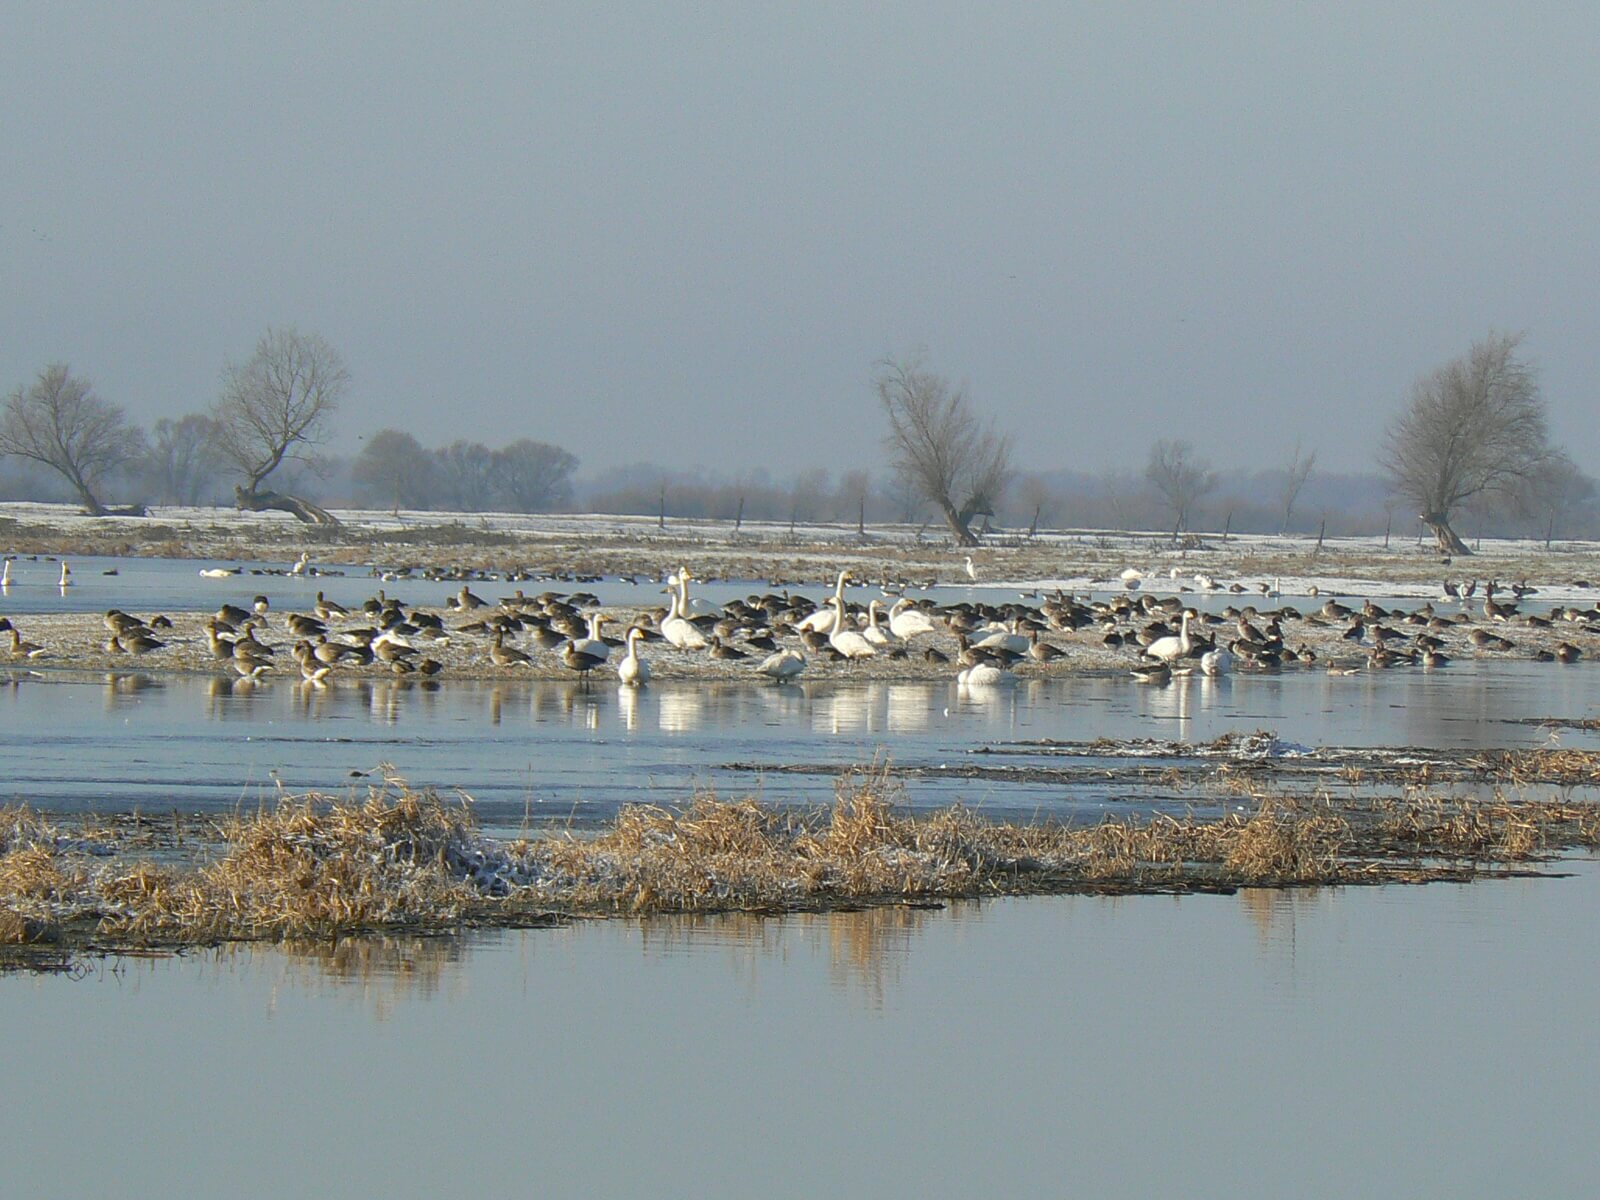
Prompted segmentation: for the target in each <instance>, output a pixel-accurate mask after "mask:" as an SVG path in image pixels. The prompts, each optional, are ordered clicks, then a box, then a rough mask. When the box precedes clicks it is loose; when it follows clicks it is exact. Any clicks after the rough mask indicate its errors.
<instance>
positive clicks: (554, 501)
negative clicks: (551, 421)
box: [493, 438, 578, 512]
mask: <svg viewBox="0 0 1600 1200" xmlns="http://www.w3.org/2000/svg"><path fill="white" fill-rule="evenodd" d="M493 464H494V465H493V473H494V481H495V487H496V488H497V489H498V491H499V493H500V496H501V498H502V499H503V500H504V501H505V503H506V507H507V508H509V509H510V510H511V511H512V512H542V511H544V510H547V509H552V508H564V507H566V506H567V505H569V504H571V503H572V473H573V472H574V471H576V470H577V469H578V460H577V459H576V458H574V457H573V456H572V455H571V454H569V453H568V452H567V451H565V450H563V449H562V448H561V447H560V446H551V445H547V444H546V443H544V442H536V441H533V440H532V439H530V438H519V439H518V440H517V441H515V442H512V443H511V444H510V445H509V446H506V447H504V448H503V449H500V450H496V451H495V452H494V459H493Z"/></svg>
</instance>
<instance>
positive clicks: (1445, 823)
mask: <svg viewBox="0 0 1600 1200" xmlns="http://www.w3.org/2000/svg"><path fill="white" fill-rule="evenodd" d="M1373 840H1374V841H1375V842H1376V843H1377V844H1378V848H1379V849H1382V850H1387V851H1389V852H1392V853H1411V854H1415V855H1418V856H1431V857H1439V858H1455V859H1466V860H1471V861H1489V862H1522V861H1526V860H1527V859H1530V858H1537V857H1540V856H1541V855H1545V854H1548V853H1550V852H1551V851H1552V850H1553V849H1555V848H1559V847H1562V846H1595V845H1597V844H1600V806H1596V805H1594V804H1588V803H1582V804H1579V803H1568V802H1562V801H1558V800H1520V801H1515V802H1513V801H1510V800H1507V799H1506V798H1505V797H1504V796H1502V795H1499V794H1496V795H1495V796H1494V797H1493V798H1492V799H1490V800H1471V799H1459V798H1454V797H1441V796H1435V795H1427V794H1417V793H1414V794H1412V795H1410V796H1408V797H1406V798H1405V799H1404V800H1403V801H1390V802H1388V803H1385V804H1382V805H1380V806H1379V807H1378V810H1377V820H1376V824H1375V836H1374V839H1373Z"/></svg>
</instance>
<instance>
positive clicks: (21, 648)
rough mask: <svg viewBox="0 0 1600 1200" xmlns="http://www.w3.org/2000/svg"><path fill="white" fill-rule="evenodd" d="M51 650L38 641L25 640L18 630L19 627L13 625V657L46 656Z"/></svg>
mask: <svg viewBox="0 0 1600 1200" xmlns="http://www.w3.org/2000/svg"><path fill="white" fill-rule="evenodd" d="M49 653H50V652H49V651H48V650H46V649H45V648H44V647H43V646H41V645H39V643H38V642H25V641H23V640H22V634H20V633H18V632H17V627H16V626H15V625H13V626H12V627H11V657H12V658H44V657H45V656H46V655H47V654H49Z"/></svg>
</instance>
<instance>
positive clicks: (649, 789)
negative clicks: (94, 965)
mask: <svg viewBox="0 0 1600 1200" xmlns="http://www.w3.org/2000/svg"><path fill="white" fill-rule="evenodd" d="M0 684H5V685H7V686H0V722H3V723H4V728H5V736H4V737H3V738H0V778H3V780H4V785H3V789H4V790H3V795H4V798H6V799H20V800H26V801H28V802H29V803H32V804H34V805H36V806H38V807H42V808H46V809H49V810H52V811H60V812H84V811H97V812H122V811H129V810H132V809H134V808H143V809H146V810H151V811H157V812H162V811H171V810H173V809H178V810H182V811H185V812H218V811H227V810H231V809H233V808H235V807H238V806H241V805H242V806H245V807H251V806H254V805H255V804H257V803H259V802H261V801H262V800H264V799H265V800H271V799H274V798H275V797H276V796H277V795H278V792H279V788H280V786H281V787H282V788H284V789H287V790H289V791H291V792H294V791H304V790H308V789H322V790H337V789H339V788H341V787H344V786H347V785H349V784H350V783H351V781H353V780H354V781H356V782H359V781H360V779H361V778H363V777H365V776H366V775H367V774H368V773H371V772H373V771H375V770H377V768H378V767H379V766H380V764H389V765H390V766H392V767H393V768H394V770H395V771H397V772H398V773H399V774H400V775H401V776H403V777H405V778H406V779H408V780H409V781H411V782H412V783H413V784H415V785H417V786H429V787H437V788H440V789H460V790H462V791H464V792H466V793H468V794H470V795H471V796H472V797H473V798H474V800H475V801H476V803H477V808H478V813H479V817H480V819H481V820H482V821H483V822H484V823H485V825H486V826H488V827H490V828H491V829H493V830H496V831H504V830H507V829H513V828H518V827H520V826H522V825H523V823H524V822H532V823H534V824H535V825H539V826H542V825H545V824H548V823H552V822H554V823H563V822H572V823H575V824H576V825H578V826H580V827H587V826H592V825H593V824H594V823H596V822H598V821H602V820H606V819H609V818H610V817H611V816H614V815H615V813H616V811H617V809H618V808H619V807H620V806H621V805H623V804H626V803H637V802H645V801H648V802H662V803H675V802H679V801H682V800H685V799H687V797H688V796H689V794H690V793H691V791H692V790H693V789H694V788H696V787H710V788H714V789H715V790H716V791H717V792H718V793H719V794H722V795H729V794H744V793H751V792H754V793H757V794H760V795H762V796H763V797H765V798H767V799H769V800H773V801H780V802H797V803H811V802H821V801H826V800H827V799H828V798H829V797H831V795H832V789H833V781H834V777H835V776H836V775H837V774H838V773H840V772H841V771H843V770H845V769H847V768H849V767H852V766H856V765H860V764H863V763H868V762H871V761H873V760H874V759H875V758H882V757H887V758H888V759H889V760H890V761H891V762H892V764H893V766H894V767H895V768H897V769H898V770H902V771H905V772H908V773H911V774H913V775H914V783H913V785H912V786H911V787H910V791H909V795H910V799H911V801H912V802H913V803H914V804H916V805H918V806H922V807H938V806H943V805H948V804H951V803H954V802H956V801H958V800H959V801H963V802H965V803H968V804H969V805H974V806H980V807H982V808H983V810H984V811H985V812H987V813H988V814H989V815H991V816H997V817H1001V816H1006V817H1018V816H1023V817H1027V816H1047V817H1056V818H1078V819H1083V818H1088V819H1093V818H1094V817H1095V816H1097V815H1098V814H1100V813H1101V812H1104V811H1107V810H1126V809H1127V808H1128V807H1129V806H1130V805H1131V806H1133V807H1135V808H1149V809H1156V808H1163V807H1173V806H1176V807H1183V806H1188V805H1193V804H1196V803H1200V804H1205V803H1208V802H1209V801H1208V800H1207V799H1206V798H1205V797H1204V796H1199V795H1196V794H1195V793H1194V792H1193V790H1192V789H1189V788H1184V789H1175V788H1174V787H1173V786H1172V785H1171V783H1170V781H1169V782H1168V784H1167V786H1165V787H1163V786H1162V784H1161V782H1160V780H1159V779H1157V778H1156V776H1158V775H1159V774H1160V773H1161V772H1162V771H1165V770H1166V769H1167V768H1169V767H1173V766H1183V765H1184V761H1185V760H1186V758H1187V755H1186V754H1185V753H1184V752H1183V751H1182V749H1178V750H1173V749H1163V747H1162V746H1160V745H1156V746H1150V747H1144V748H1143V752H1142V753H1141V754H1140V756H1139V759H1138V761H1137V763H1135V762H1132V761H1130V759H1129V758H1128V756H1127V755H1126V754H1122V755H1119V756H1110V755H1109V754H1106V753H1104V752H1102V750H1101V749H1100V748H1098V747H1097V746H1096V743H1097V742H1100V741H1111V742H1117V743H1142V742H1144V741H1146V740H1153V741H1155V742H1157V743H1183V744H1186V745H1195V744H1203V743H1209V742H1212V741H1214V740H1215V739H1217V738H1220V737H1223V736H1225V735H1230V734H1231V735H1235V736H1240V735H1251V734H1256V733H1258V732H1261V731H1265V732H1266V733H1268V734H1270V735H1272V737H1273V738H1275V739H1276V742H1275V744H1270V745H1267V746H1265V747H1264V748H1263V749H1262V751H1261V755H1262V756H1271V757H1274V758H1276V759H1277V760H1280V761H1282V762H1284V763H1285V764H1287V763H1289V762H1290V761H1292V760H1293V759H1294V758H1295V757H1296V756H1303V755H1304V754H1305V753H1306V752H1308V751H1310V750H1321V749H1328V748H1347V749H1350V750H1353V751H1361V750H1377V749H1383V748H1390V749H1394V748H1403V749H1424V750H1431V751H1435V752H1437V753H1438V754H1439V755H1441V756H1443V757H1445V758H1448V757H1450V756H1451V755H1452V753H1459V752H1465V751H1471V750H1481V749H1488V748H1507V749H1513V748H1527V747H1534V746H1540V745H1546V744H1549V743H1550V741H1551V738H1552V736H1553V734H1552V731H1551V730H1549V729H1546V728H1542V727H1540V726H1538V725H1536V724H1533V723H1531V722H1533V721H1536V720H1537V719H1539V718H1542V717H1547V716H1552V715H1573V714H1587V713H1590V712H1593V711H1595V709H1596V708H1597V706H1600V671H1596V670H1595V669H1594V668H1592V667H1590V666H1587V665H1582V664H1580V665H1579V666H1577V667H1574V668H1570V669H1559V670H1552V669H1551V668H1549V667H1548V666H1546V665H1543V664H1536V663H1511V662H1484V663H1473V662H1466V663H1461V664H1459V665H1457V666H1455V667H1453V668H1452V669H1451V670H1450V671H1449V672H1448V673H1433V674H1423V673H1420V672H1411V673H1405V672H1367V673H1362V674H1359V675H1354V676H1330V675H1328V674H1326V673H1325V672H1319V671H1307V672H1283V673H1281V674H1271V675H1265V674H1264V675H1251V676H1246V675H1237V676H1233V677H1226V678H1223V679H1219V680H1212V679H1207V678H1204V677H1202V676H1193V677H1190V678H1186V679H1177V680H1174V681H1173V682H1172V683H1170V684H1168V685H1166V686H1163V687H1143V686H1138V685H1136V684H1134V683H1133V682H1132V681H1131V680H1129V679H1127V678H1125V677H1115V678H1106V677H1062V678H1054V679H1035V680H1030V681H1027V682H1026V683H1023V684H1019V685H1018V686H1016V687H1012V688H1007V689H1003V690H1002V689H962V688H960V687H958V686H957V685H956V684H955V683H954V682H947V683H932V682H892V683H891V682H882V683H880V682H869V683H858V682H832V681H826V680H819V681H817V682H802V683H799V684H791V685H786V686H778V685H773V684H757V683H735V682H711V683H697V682H679V683H670V682H662V683H656V684H652V685H650V686H648V687H645V688H642V689H634V688H619V687H616V686H615V685H614V684H610V685H607V684H595V685H587V686H586V685H584V684H581V683H579V682H578V681H541V680H514V681H508V682H504V683H501V682H482V681H460V682H452V683H448V684H442V685H428V684H417V683H413V682H409V681H395V680H349V681H341V682H339V683H338V684H336V685H334V686H330V687H326V688H320V689H314V688H311V687H309V686H306V685H303V684H296V683H292V682H289V681H287V680H281V681H268V682H264V683H261V684H256V685H251V686H241V685H240V684H238V683H237V682H236V681H233V680H229V679H224V678H221V677H215V678H212V677H200V676H192V675H165V676H163V675H149V674H140V673H137V672H125V673H120V674H100V673H82V672H69V671H68V672H64V671H51V672H34V673H28V672H25V671H17V670H15V669H13V670H11V671H9V672H7V671H6V670H4V669H3V668H0ZM1596 736H1597V735H1596V734H1595V733H1594V732H1591V731H1584V730H1563V731H1561V732H1560V734H1559V738H1560V742H1561V744H1563V745H1568V746H1574V747H1593V746H1594V745H1596ZM1069 750H1070V751H1071V752H1072V760H1071V762H1070V764H1069V763H1066V762H1063V760H1062V755H1063V753H1064V752H1066V751H1069ZM1359 759H1360V755H1359V754H1357V755H1356V760H1357V762H1358V765H1359ZM1069 766H1070V768H1071V771H1070V773H1068V774H1063V773H1062V772H1063V771H1066V769H1067V768H1068V767H1069ZM1135 766H1138V767H1140V768H1142V769H1143V772H1142V775H1141V774H1140V773H1139V772H1135V771H1134V770H1133V769H1132V768H1133V767H1135Z"/></svg>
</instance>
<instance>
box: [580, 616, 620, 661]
mask: <svg viewBox="0 0 1600 1200" xmlns="http://www.w3.org/2000/svg"><path fill="white" fill-rule="evenodd" d="M609 619H610V618H609V617H603V616H601V615H600V614H599V613H597V612H596V613H590V614H589V636H588V637H581V638H573V639H572V648H573V649H574V650H576V651H577V652H578V653H579V654H587V655H588V656H589V657H590V658H598V659H599V660H600V661H601V662H605V661H606V659H608V658H610V657H611V647H610V646H608V645H607V644H606V642H605V639H604V638H602V637H601V636H600V627H601V626H602V625H604V624H605V623H606V621H608V620H609Z"/></svg>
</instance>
